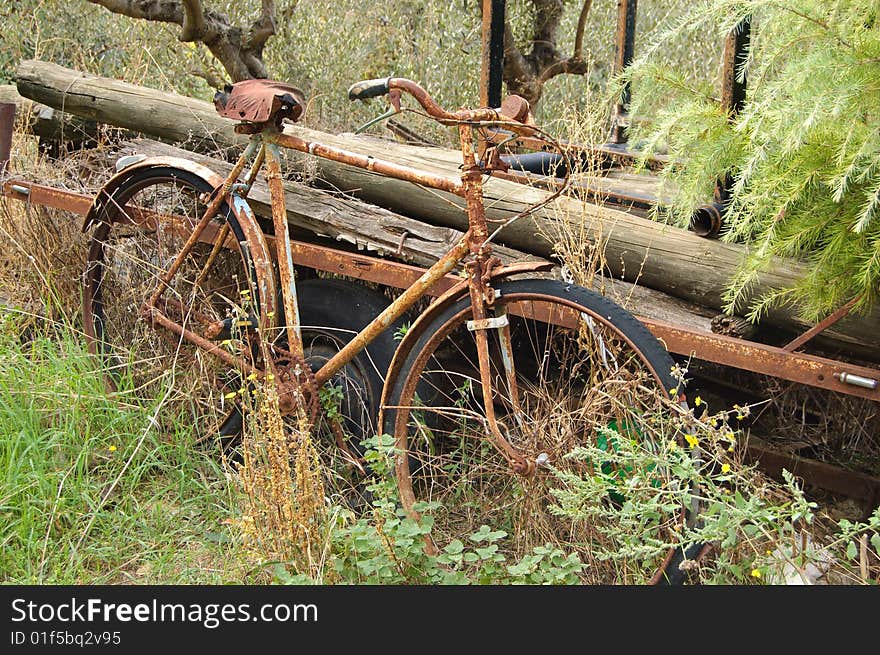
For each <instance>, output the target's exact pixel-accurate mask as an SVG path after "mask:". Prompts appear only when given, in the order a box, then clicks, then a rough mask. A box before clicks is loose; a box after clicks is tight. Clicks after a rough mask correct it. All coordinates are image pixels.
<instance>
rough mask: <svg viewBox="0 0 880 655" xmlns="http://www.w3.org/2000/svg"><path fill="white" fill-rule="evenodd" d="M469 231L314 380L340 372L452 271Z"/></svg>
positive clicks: (465, 249)
mask: <svg viewBox="0 0 880 655" xmlns="http://www.w3.org/2000/svg"><path fill="white" fill-rule="evenodd" d="M469 241H470V232H466V233H465V235H464V236H463V237H462V238H461V239H460V240H459V241H458V243H456V244H455V245H454V246H453V247H452V249H451V250H450V251H449V252H448V253H447V254H446V255H444V256H443V257H442V258H441V259H439V260H437V263H436V264H434V265H433V266H432V267H431V268H429V269H428V270H427V271H425V273H424V274H423V275H422V276H421V277H420V278H419V279H418V280H416V281H415V282H414V283H413V285H412V286H411V287H409V288H408V289H407V290H406V291H404V292H403V293H402V294H400V296H399V297H398V298H397V300H395V301H394V302H393V303H391V304H390V305H389V306H388V307H387V308H386V309H385V311H383V312H382V313H381V314H379V315H378V316H377V317H376V318H374V319H373V320H372V322H371V323H370V324H369V325H368V326H367V327H365V328H364V329H363V330H361V332H360V333H358V334H357V335H355V337H354V338H353V339H352V340H351V341H349V342H348V343H347V344H345V346H343V348H342V349H341V350H340V351H339V352H337V353H336V354H335V355H334V356H333V357H331V358H330V360H329V361H328V362H327V363H326V364H324V366H322V367H321V370H319V371H318V372H317V373H315V383H316V384H317V385H318V386H319V387H320V386H321V385H323V384H324V383H325V382H327V380H329V379H330V378H332V377H333V375H334V374H335V373H336V372H337V371H339V370H340V369H341V368H342V367H343V366H345V365H346V364H347V363H348V362H350V361H351V360H352V358H353V357H354V356H355V355H356V354H357V353H359V352H360V351H361V350H363V349H364V348H366V347H367V346H368V345H370V343H372V342H373V340H374V339H375V338H376V337H378V336H379V335H380V334H382V332H384V331H385V330H386V329H388V327H389V326H390V325H391V324H392V323H393V322H394V321H395V320H397V319H398V318H399V317H400V316H402V315H403V313H404V312H405V311H406V310H407V309H409V308H410V307H411V306H412V305H413V303H414V302H415V301H416V300H418V299H419V298H421V297H422V295H424V294H425V292H426V291H427V290H428V289H430V288H431V287H432V286H434V284H435V283H436V282H437V281H438V280H440V279H441V278H443V277H445V276H446V274H447V273H449V272H451V271H452V270H453V269H454V268H455V266H456V264H458V262H460V261H461V260H462V259H463V258H464V257H465V256H466V255H467V254H468V253H469V252H470V243H469Z"/></svg>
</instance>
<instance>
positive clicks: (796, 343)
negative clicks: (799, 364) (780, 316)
mask: <svg viewBox="0 0 880 655" xmlns="http://www.w3.org/2000/svg"><path fill="white" fill-rule="evenodd" d="M859 298H860V296H856V297H855V298H853V299H852V300H850V301H849V302H848V303H846V304H845V305H843V307H840V308H839V309H837V311H835V312H834V313H833V314H829V315H828V316H826V317H825V318H824V319H822V321H820V322H819V323H816V325H814V326H813V327H811V328H810V329H809V330H807V331H806V332H804V333H803V334H801V335H799V336H797V337H795V338H794V339H792V340H791V341H789V342H788V343H787V344H785V345H784V346H782V349H783V350H785V351H787V352H790V353H792V352H794V351H795V350H797V349H798V348H800V347H801V346H803V345H804V344H805V343H807V342H808V341H809V340H810V339H812V338H813V337H815V336H816V335H818V334H819V333H820V332H823V331H824V330H826V329H828V328H829V327H831V326H832V325H834V324H835V323H837V321H839V320H840V319H842V318H843V317H844V316H846V315H847V314H849V313H850V311H851V310H852V308H853V307H854V306H855V304H856V303H857V302H858V301H859Z"/></svg>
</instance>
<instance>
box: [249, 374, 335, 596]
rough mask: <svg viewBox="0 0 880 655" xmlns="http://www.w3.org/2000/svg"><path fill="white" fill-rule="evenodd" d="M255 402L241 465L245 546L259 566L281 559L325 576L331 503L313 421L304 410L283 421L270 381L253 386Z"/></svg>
mask: <svg viewBox="0 0 880 655" xmlns="http://www.w3.org/2000/svg"><path fill="white" fill-rule="evenodd" d="M251 402H252V405H251V406H250V407H249V410H250V411H248V421H247V429H246V430H245V431H244V434H243V438H242V444H241V463H240V464H239V465H238V478H239V481H240V484H241V488H242V491H243V492H244V493H243V501H244V509H243V511H244V515H243V516H242V517H241V518H240V519H239V520H238V521H237V525H238V528H239V531H240V534H241V535H242V539H243V546H244V548H245V549H246V550H247V552H248V553H249V555H250V557H251V558H252V559H253V561H254V562H255V563H258V564H259V565H261V566H263V565H265V564H267V563H271V562H281V563H283V564H285V565H286V566H288V567H290V568H291V569H292V570H293V572H295V573H299V574H305V575H309V576H310V577H311V578H312V579H314V580H316V581H318V582H326V581H328V580H326V579H325V568H326V566H325V565H326V557H327V555H328V552H327V549H328V544H329V541H328V538H327V535H326V529H327V505H326V501H325V492H324V482H323V473H322V471H323V469H322V465H321V462H320V460H319V458H318V453H317V451H316V449H315V446H314V444H313V443H312V435H311V426H310V424H309V421H308V419H307V418H306V417H305V415H304V414H303V413H302V412H300V413H299V414H298V416H297V417H296V418H295V420H293V421H290V420H288V421H285V420H284V418H283V417H282V415H281V411H280V409H279V405H278V393H277V391H276V390H275V388H274V387H273V386H272V385H271V384H267V385H266V386H263V387H262V388H260V389H258V390H256V391H255V392H253V394H252V396H251Z"/></svg>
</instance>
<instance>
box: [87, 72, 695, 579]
mask: <svg viewBox="0 0 880 655" xmlns="http://www.w3.org/2000/svg"><path fill="white" fill-rule="evenodd" d="M405 95H408V96H409V97H411V98H412V99H414V100H415V101H416V102H417V103H418V105H419V107H420V108H421V113H423V114H425V115H427V116H428V117H430V118H432V119H434V120H436V121H438V122H439V123H441V124H443V125H446V126H450V127H454V128H456V129H457V130H458V136H459V142H460V146H461V156H462V161H461V171H462V172H461V176H460V178H458V179H454V178H450V177H445V176H442V175H437V174H434V173H431V172H429V171H422V170H415V169H412V168H409V167H406V166H402V165H399V164H397V163H395V162H393V161H384V160H382V159H379V158H375V157H372V156H366V155H362V154H358V153H353V152H349V151H345V150H343V149H340V148H336V147H332V146H329V145H326V144H322V143H319V142H316V141H307V140H304V139H302V138H300V137H298V136H296V135H294V134H292V133H290V132H286V131H285V129H284V125H283V122H284V121H296V120H298V119H299V118H300V117H301V115H302V113H303V111H304V105H305V99H304V97H303V95H302V94H301V92H300V91H299V90H298V89H296V88H295V87H292V86H290V85H287V84H284V83H281V82H273V81H268V80H248V81H245V82H239V83H237V84H235V85H232V86H231V87H227V89H225V90H224V91H222V92H218V94H217V96H216V97H215V105H216V107H217V110H218V111H219V113H220V114H221V115H222V116H225V117H228V118H230V119H233V120H235V121H236V122H237V126H236V131H237V132H239V133H240V134H246V135H249V139H250V140H249V144H248V146H247V147H246V148H245V150H244V152H243V153H242V154H241V156H240V157H239V158H238V161H237V162H236V163H235V165H234V166H233V167H232V170H231V172H229V174H228V175H226V176H225V178H224V177H221V176H220V175H218V174H217V173H215V172H214V171H212V170H209V169H207V168H206V167H204V166H202V165H200V164H197V163H195V162H193V161H190V160H186V159H179V158H171V157H150V158H143V157H140V158H138V157H135V158H129V159H126V160H121V161H120V162H119V164H118V165H117V168H118V172H117V173H116V174H115V175H114V176H113V177H112V178H111V179H110V180H109V181H108V182H107V183H106V184H105V185H104V187H103V188H102V189H101V191H100V192H99V193H98V195H97V197H96V198H95V201H94V204H93V205H92V208H91V210H90V211H89V214H88V215H87V217H86V223H85V226H86V227H87V228H89V229H91V230H92V234H91V241H90V250H89V257H88V267H87V270H86V273H85V293H84V303H83V304H84V323H85V331H86V333H87V336H88V340H89V344H90V348H91V350H92V352H93V353H95V354H96V355H98V356H100V357H102V358H103V359H104V362H105V367H106V369H107V370H108V371H109V372H110V374H109V378H110V381H109V383H110V384H113V383H114V380H116V381H118V380H119V378H120V376H131V378H132V379H133V380H134V382H135V383H137V384H147V383H148V382H149V380H150V379H151V378H154V377H157V376H159V375H160V373H161V372H162V371H164V370H167V369H168V368H169V367H175V371H179V372H178V373H175V374H176V375H179V377H180V378H181V379H182V380H183V379H185V380H186V381H187V384H188V385H189V386H188V387H187V388H188V397H189V400H190V402H191V404H192V407H193V417H194V419H193V420H194V421H195V422H196V423H198V424H199V428H200V430H202V431H204V432H207V433H211V434H215V435H218V436H220V437H221V438H225V439H231V438H234V437H235V435H236V434H237V433H238V432H239V431H240V430H241V424H242V413H243V411H244V409H243V406H242V391H244V390H245V389H246V388H247V387H248V386H249V385H253V384H255V383H257V382H258V381H263V382H264V383H266V384H273V385H275V388H276V389H277V391H278V395H279V398H280V407H281V410H282V412H284V413H286V414H293V413H296V412H299V411H304V412H305V413H306V414H307V415H308V419H309V420H310V421H311V423H312V425H313V426H315V430H316V431H319V432H321V433H322V434H324V435H325V438H326V439H328V440H329V441H330V442H331V443H332V445H333V446H334V448H331V450H333V452H335V453H336V455H335V457H336V459H335V461H334V462H332V463H330V464H329V465H328V470H329V471H330V473H328V475H330V476H338V477H339V478H340V479H343V478H350V477H351V476H354V477H357V476H358V475H361V472H362V471H363V470H364V469H363V466H362V465H361V463H360V461H361V455H362V453H363V451H362V446H361V443H360V442H361V440H362V439H363V438H364V437H366V436H370V435H372V434H375V433H377V432H378V433H386V434H388V435H392V436H393V438H394V443H395V446H396V448H397V452H398V455H397V457H396V460H395V471H394V474H395V477H396V482H397V485H398V488H399V492H400V500H401V503H402V505H403V507H404V509H405V510H406V512H407V513H408V514H409V515H410V516H416V517H417V516H418V515H419V513H418V510H419V508H420V507H422V505H420V504H419V503H420V502H429V503H431V507H432V517H433V529H432V533H431V535H432V536H431V539H430V540H429V542H428V543H427V545H426V548H428V550H429V551H432V552H437V551H438V550H439V549H442V548H444V547H445V546H446V545H448V544H449V543H450V542H452V541H454V540H455V539H459V538H463V537H465V536H467V535H470V534H473V533H475V532H476V531H477V530H478V529H479V528H480V527H481V526H483V525H490V526H494V527H496V528H498V529H501V530H503V531H504V532H506V533H507V535H508V536H507V537H506V538H505V541H504V544H505V545H504V548H505V550H506V551H507V552H509V553H511V554H513V555H521V554H523V553H525V552H527V551H528V549H530V548H532V547H534V546H535V545H541V544H544V543H546V542H553V543H557V544H560V545H562V546H563V547H564V549H565V550H566V551H569V552H576V553H578V554H579V555H581V556H583V557H585V558H588V557H589V552H590V543H591V540H592V539H595V538H596V535H595V534H593V533H592V532H591V526H589V525H585V522H584V521H579V520H577V519H573V518H570V517H569V516H566V515H564V514H562V513H560V512H558V511H555V510H554V507H555V506H556V505H557V503H558V490H559V489H562V488H564V487H565V486H566V485H567V484H568V483H567V482H566V480H567V478H566V476H567V475H591V474H592V473H594V472H602V473H604V474H605V475H606V477H607V478H609V479H613V478H614V473H613V472H612V473H611V474H609V471H607V470H605V469H606V468H607V467H606V466H605V463H600V462H596V463H591V462H590V461H585V460H584V459H583V458H578V457H572V456H571V454H572V453H574V454H576V450H577V447H578V446H579V445H581V444H583V443H585V442H586V441H587V440H591V442H592V443H601V444H603V446H602V447H603V448H605V449H606V450H607V451H609V452H610V451H611V450H612V449H613V448H614V440H615V439H617V438H619V439H641V438H647V437H643V435H647V434H649V430H648V429H647V424H646V422H647V421H649V420H654V417H656V416H657V415H659V414H663V413H665V412H668V411H669V407H670V406H674V405H676V404H679V405H682V406H683V405H684V403H685V400H684V396H683V395H680V394H679V393H677V390H676V387H678V386H679V383H678V381H677V380H676V378H675V376H674V375H673V372H674V365H673V361H672V359H671V358H670V356H669V355H668V353H667V351H666V350H665V348H664V347H663V346H662V344H661V343H660V342H658V341H657V339H656V338H655V337H654V336H653V335H651V333H650V332H649V331H648V330H647V329H646V328H645V327H644V325H642V324H641V323H640V322H639V321H638V320H636V319H635V318H634V317H633V316H632V315H631V314H630V313H628V312H627V311H626V310H624V309H623V308H621V307H620V306H618V305H617V304H615V303H613V302H612V301H610V300H608V299H607V298H605V297H603V296H601V295H599V294H597V293H595V292H593V291H591V290H588V289H585V288H582V287H579V286H576V285H574V284H571V283H566V282H563V281H560V280H555V279H547V278H546V276H545V277H541V276H538V275H536V273H538V272H540V271H543V270H545V269H546V268H547V264H545V263H540V264H536V263H527V262H524V263H520V264H514V265H508V266H502V265H500V262H499V261H498V260H497V258H495V257H493V255H492V243H493V239H494V237H495V235H496V233H497V232H498V229H497V228H496V226H494V225H491V224H490V222H489V220H488V219H487V217H486V214H485V208H484V205H483V200H482V192H481V189H482V185H483V183H484V179H485V178H486V176H488V175H491V173H492V171H493V170H497V169H498V168H500V166H501V164H500V163H499V162H500V156H499V149H498V148H497V147H496V146H492V145H490V142H491V139H488V138H487V130H490V129H491V130H493V131H494V133H495V135H496V136H497V134H498V133H503V134H508V135H510V136H511V138H512V137H516V136H522V137H528V138H531V139H535V138H538V139H540V138H544V137H543V136H542V135H543V132H542V131H541V130H539V129H538V128H537V127H536V126H535V125H534V122H533V120H532V119H531V115H530V111H529V108H528V104H527V103H525V101H524V100H522V99H521V98H518V97H516V96H511V97H510V98H508V99H507V100H506V101H505V102H504V103H503V104H502V106H501V107H500V108H477V109H462V110H458V111H448V110H446V109H444V108H442V107H441V106H439V105H438V104H437V103H436V102H435V101H434V100H433V99H432V98H431V96H430V95H428V93H427V92H426V91H425V90H424V89H423V88H422V87H421V86H419V85H418V84H417V83H415V82H412V81H410V80H406V79H402V78H394V77H391V78H387V79H379V80H368V81H363V82H359V83H357V84H355V85H353V86H352V87H351V88H350V90H349V98H350V99H352V100H364V99H368V98H376V97H380V96H386V97H387V99H388V101H389V103H390V109H389V110H388V112H386V114H384V115H383V117H386V116H390V115H392V114H394V113H397V112H399V111H401V107H402V104H401V103H402V100H403V98H404V96H405ZM380 118H382V117H380ZM547 142H548V143H550V141H547ZM282 148H290V149H294V150H298V151H300V152H303V153H308V154H309V155H312V156H315V157H323V158H327V159H331V160H334V161H338V162H341V163H344V164H347V165H351V166H356V167H360V168H362V169H365V170H367V171H370V172H372V173H374V174H378V175H384V176H390V177H395V178H398V179H402V180H406V181H409V182H412V183H414V184H418V185H421V186H424V187H428V188H431V189H436V190H439V191H443V192H447V193H449V194H453V195H456V196H458V197H460V198H463V199H464V201H465V204H466V212H467V215H468V219H469V229H468V230H467V231H466V233H465V234H464V236H463V237H462V238H461V240H460V241H458V243H456V244H455V245H454V246H453V248H452V249H451V250H450V251H449V252H448V253H447V254H446V255H445V256H443V257H442V258H440V259H439V261H437V262H436V263H435V264H434V265H433V266H431V267H430V268H429V269H427V270H425V271H424V272H423V273H422V274H421V275H420V276H419V277H418V278H417V279H416V280H415V282H414V283H412V284H411V285H410V286H409V288H407V289H406V290H405V291H403V292H402V293H401V294H400V295H399V296H397V297H396V299H395V300H393V302H391V301H389V300H388V298H387V297H386V295H385V294H383V293H381V292H379V291H377V290H375V289H371V288H367V287H366V286H354V285H353V283H351V282H347V281H344V280H338V279H329V278H326V277H318V276H311V277H310V276H309V275H308V274H307V270H306V267H303V266H302V265H301V264H300V262H299V260H298V254H297V253H298V251H297V247H296V241H295V240H292V239H291V236H290V232H289V226H288V223H287V218H286V216H287V215H286V207H285V195H284V187H283V184H284V181H283V179H282V170H281V159H282V155H281V149H282ZM261 171H265V178H266V180H267V183H268V186H269V191H270V195H271V199H272V218H271V220H269V219H268V218H259V217H257V216H256V215H255V214H254V212H253V211H252V209H251V207H250V206H249V205H248V202H247V197H248V193H249V191H250V190H251V188H252V186H253V184H254V182H255V180H257V178H258V176H259V174H260V172H261ZM456 270H461V271H463V276H462V277H461V278H459V280H458V281H457V282H456V283H455V284H453V285H452V286H451V288H449V289H448V290H447V291H446V292H445V293H443V294H442V295H440V296H439V297H438V298H436V299H434V300H432V301H431V302H427V301H426V300H424V298H425V296H426V292H427V290H428V289H429V288H431V287H432V285H434V284H435V283H436V282H438V280H441V278H444V277H445V276H447V275H449V274H451V273H453V272H455V271H456ZM415 308H418V311H416V309H415ZM670 395H672V396H673V397H672V398H670ZM328 399H329V400H330V401H331V402H330V403H329V404H328V402H327V400H328ZM328 414H329V415H330V416H329V418H328V416H327V415H328ZM215 417H219V418H215ZM319 426H323V427H319ZM618 473H624V472H621V471H618ZM624 477H625V476H624ZM610 502H613V501H610ZM687 520H692V512H691V511H690V509H689V506H688V504H687V503H686V502H685V501H682V503H681V506H680V507H679V509H678V510H676V511H672V512H669V513H667V514H664V515H661V516H658V517H656V520H654V523H653V524H652V525H651V527H652V529H654V530H657V531H666V530H675V529H677V527H676V526H678V525H680V524H681V523H682V522H683V521H687ZM690 554H691V553H685V552H682V551H681V549H675V548H668V549H665V550H663V551H662V552H657V553H654V554H653V555H652V556H651V557H649V558H648V559H647V561H646V562H644V563H643V564H642V566H644V567H646V570H648V571H649V572H650V574H651V575H650V576H649V577H652V579H653V580H654V581H674V580H676V579H677V578H678V576H679V575H680V573H679V570H678V563H679V562H680V561H681V560H682V559H683V558H684V557H687V556H689V555H690ZM587 570H589V568H588V569H587ZM586 579H588V576H587V578H586Z"/></svg>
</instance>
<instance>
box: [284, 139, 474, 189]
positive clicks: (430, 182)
mask: <svg viewBox="0 0 880 655" xmlns="http://www.w3.org/2000/svg"><path fill="white" fill-rule="evenodd" d="M271 139H272V142H274V143H277V144H278V145H279V146H281V147H282V148H291V149H292V150H299V151H300V152H305V153H307V154H310V155H315V156H317V157H321V158H323V159H329V160H331V161H336V162H339V163H341V164H347V165H349V166H357V167H358V168H363V169H365V170H368V171H371V172H374V173H378V174H379V175H385V176H387V177H393V178H395V179H398V180H404V181H406V182H414V183H415V184H421V185H422V186H427V187H431V188H432V189H439V190H440V191H447V192H449V193H454V194H455V195H457V196H462V197H464V188H463V187H462V184H461V182H459V181H458V180H456V179H453V178H449V177H444V176H442V175H431V174H430V173H424V172H422V171H419V170H416V169H415V168H410V167H409V166H401V165H400V164H394V163H392V162H388V161H384V160H382V159H376V158H375V157H372V156H369V155H361V154H358V153H356V152H351V151H349V150H342V149H340V148H334V147H332V146H325V145H323V144H320V143H317V142H314V141H305V140H303V139H300V138H299V137H296V136H293V135H292V134H285V133H282V134H278V135H275V136H273V137H271Z"/></svg>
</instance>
